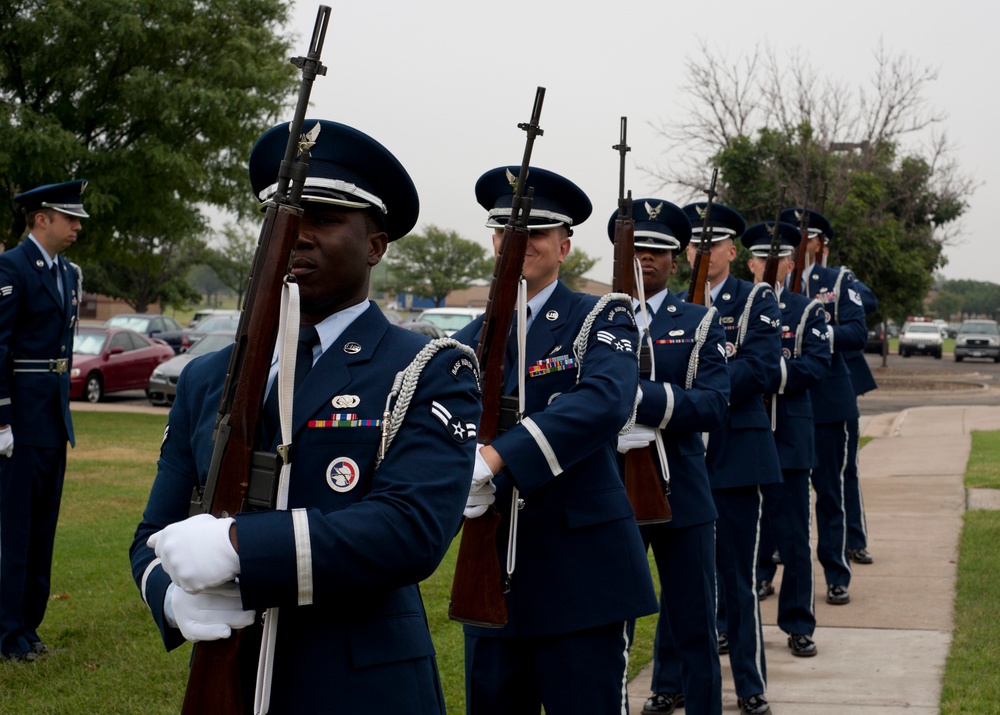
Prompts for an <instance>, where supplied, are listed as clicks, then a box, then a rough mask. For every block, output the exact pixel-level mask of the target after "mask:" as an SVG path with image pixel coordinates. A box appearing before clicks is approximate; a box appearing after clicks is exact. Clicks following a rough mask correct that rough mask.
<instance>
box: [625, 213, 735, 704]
mask: <svg viewBox="0 0 1000 715" xmlns="http://www.w3.org/2000/svg"><path fill="white" fill-rule="evenodd" d="M632 216H633V219H634V220H635V256H636V258H637V259H638V260H639V263H640V265H641V267H642V281H643V289H644V298H645V306H642V305H640V304H639V301H638V300H637V301H636V320H637V321H638V322H639V323H640V325H641V326H645V325H646V321H647V320H648V321H649V333H648V336H647V337H645V338H644V339H643V340H644V342H645V343H648V344H650V345H651V354H652V370H651V371H650V372H647V373H646V374H640V380H639V386H640V389H641V391H642V401H641V402H640V403H639V410H638V414H637V416H636V427H635V428H634V429H633V430H632V432H630V433H629V434H626V435H623V436H622V437H620V438H619V441H618V451H619V452H626V451H628V450H629V449H635V448H644V447H645V446H646V444H648V443H650V442H654V440H655V435H654V430H655V431H656V432H659V434H660V436H661V438H662V444H663V447H664V451H665V455H666V464H663V463H662V462H661V461H660V455H659V452H658V450H657V449H656V445H655V443H654V444H652V445H651V448H653V450H654V451H653V454H654V455H655V456H654V462H655V463H656V464H657V466H658V468H659V470H660V475H661V476H663V475H664V474H666V475H669V477H670V505H671V509H672V511H673V519H672V520H671V521H669V522H666V523H662V524H648V525H642V526H640V532H641V533H642V537H643V542H644V543H645V544H646V545H647V548H648V547H649V546H652V548H653V556H654V558H655V559H656V565H657V570H658V572H659V574H660V618H659V621H658V623H657V628H656V645H657V646H659V644H661V643H664V644H666V643H669V644H672V645H673V650H674V651H675V652H676V654H677V659H676V661H675V660H673V659H669V660H668V661H667V662H662V661H661V660H660V659H659V658H657V657H655V651H654V661H653V679H652V684H651V689H652V691H653V696H652V697H651V698H649V699H648V700H647V701H646V703H645V706H644V707H643V710H642V712H643V714H644V715H662V714H664V713H671V712H673V711H674V709H675V708H677V707H679V706H682V705H683V706H684V707H686V708H687V710H688V712H691V713H721V712H722V670H721V668H720V666H719V655H718V641H717V634H716V623H715V620H716V600H717V598H716V578H715V519H716V516H717V513H716V511H715V502H714V500H713V499H712V489H711V485H710V484H709V480H708V471H707V469H706V467H705V443H704V441H703V440H702V432H709V431H711V430H715V429H718V428H719V427H721V426H722V424H723V423H724V422H725V420H726V414H727V410H728V402H729V370H728V368H727V366H726V347H725V345H726V338H725V333H724V332H723V330H722V326H721V325H720V324H719V321H718V316H717V315H716V311H715V310H712V309H709V308H705V307H704V306H701V305H694V304H691V303H684V302H683V301H681V300H680V299H679V298H677V297H676V296H674V295H672V294H671V293H670V291H669V290H667V281H668V280H669V279H670V276H671V275H673V274H674V273H675V272H676V270H677V254H678V253H679V252H680V251H683V250H684V248H685V246H687V244H688V241H689V240H690V238H691V225H690V222H689V221H688V218H687V216H686V215H685V214H684V212H683V211H682V210H681V209H680V208H679V207H677V206H675V205H674V204H672V203H670V202H669V201H664V200H662V199H656V198H648V199H638V200H636V201H635V202H634V203H633V210H632ZM616 218H617V213H616V214H615V215H613V216H612V217H611V222H610V224H609V226H608V233H609V236H611V237H612V240H613V239H614V223H615V219H616ZM656 650H659V648H658V647H657V648H656ZM674 664H676V665H677V666H678V667H673V665H674Z"/></svg>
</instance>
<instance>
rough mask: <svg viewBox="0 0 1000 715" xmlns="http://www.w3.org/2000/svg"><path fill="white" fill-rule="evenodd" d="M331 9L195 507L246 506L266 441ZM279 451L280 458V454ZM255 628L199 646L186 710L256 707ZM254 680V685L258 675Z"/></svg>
mask: <svg viewBox="0 0 1000 715" xmlns="http://www.w3.org/2000/svg"><path fill="white" fill-rule="evenodd" d="M329 16H330V8H329V7H327V6H325V5H321V6H320V8H319V11H318V14H317V17H316V24H315V27H314V29H313V37H312V41H311V43H310V48H309V52H308V55H307V56H306V57H304V58H302V57H298V58H294V59H292V63H293V64H295V65H296V66H298V67H300V68H301V69H302V85H301V87H300V91H299V98H298V104H297V105H296V108H295V116H294V119H293V120H292V122H291V125H290V131H289V139H288V146H287V147H286V151H285V160H284V161H283V162H282V165H281V170H280V175H279V181H278V189H277V192H276V194H275V197H274V199H272V200H271V202H270V203H269V204H268V206H267V210H266V213H265V215H264V221H263V223H262V225H261V231H260V237H259V238H258V242H257V249H256V251H255V253H254V259H253V264H252V267H251V272H250V278H249V282H248V284H247V294H246V300H245V303H244V309H243V313H242V314H241V316H240V322H239V326H238V327H237V335H236V341H235V345H234V346H233V352H232V356H231V357H230V361H229V368H228V371H227V374H226V381H225V385H224V387H223V391H222V399H221V401H220V404H219V412H218V415H217V417H216V422H215V433H214V435H213V437H214V440H215V445H214V449H213V453H212V461H211V464H210V466H209V472H208V477H207V479H206V484H205V489H204V491H197V490H196V493H195V494H194V495H192V504H191V512H192V513H205V512H209V513H211V514H214V515H215V516H217V517H224V516H228V515H231V514H235V513H238V512H240V511H243V509H244V507H245V504H246V497H247V488H248V486H249V484H250V474H251V472H252V471H253V462H254V455H255V453H257V454H258V455H259V454H260V453H259V452H258V451H257V449H256V448H257V447H258V446H259V445H257V444H256V441H257V434H258V421H259V418H260V412H261V406H262V402H263V396H264V390H265V388H266V386H267V378H268V373H269V370H270V364H271V356H272V354H273V351H274V343H275V340H276V338H277V333H278V317H279V310H280V301H281V288H282V282H283V280H284V277H285V275H286V273H287V269H288V263H289V259H290V256H291V254H292V250H293V249H294V247H295V242H296V240H297V239H298V234H299V220H300V218H301V216H302V208H301V207H300V206H299V205H298V203H299V198H300V197H301V192H302V183H303V181H304V180H305V177H306V174H307V173H308V151H307V150H305V151H302V152H301V159H300V160H299V161H298V162H295V161H294V159H295V156H296V154H297V153H298V152H299V150H300V146H299V136H300V132H301V128H302V124H303V122H304V120H305V112H306V109H307V108H308V105H309V95H310V92H311V89H312V83H313V80H314V79H315V77H316V75H317V74H325V73H326V68H325V67H324V66H323V65H322V63H321V62H320V53H321V51H322V48H323V40H324V38H325V35H326V28H327V24H328V20H329ZM290 186H291V194H289V187H290ZM272 459H275V458H274V457H273V455H272ZM251 630H252V629H251ZM256 635H259V633H253V634H248V635H247V636H246V637H245V636H244V635H243V632H242V631H234V634H233V636H231V637H230V638H227V639H225V640H219V641H207V642H203V643H198V644H197V645H196V646H195V648H194V653H193V656H192V660H191V673H190V675H189V677H188V684H187V690H186V692H185V694H184V704H183V707H182V711H181V712H182V713H183V715H199V714H201V713H211V715H243V713H244V712H246V711H247V710H248V709H249V708H248V705H249V703H247V702H246V700H245V697H244V696H245V695H248V694H251V693H252V692H253V690H252V687H248V682H247V681H245V679H244V674H245V670H246V669H247V668H245V667H242V661H243V660H244V659H247V657H246V656H248V655H249V653H250V649H252V648H253V647H254V643H253V642H252V641H255V640H256V638H255V637H253V636H256ZM242 653H245V654H246V656H245V655H241V654H242ZM253 662H254V663H255V662H256V659H255V658H254V659H253ZM249 685H250V686H252V681H250V682H249ZM251 702H252V700H251Z"/></svg>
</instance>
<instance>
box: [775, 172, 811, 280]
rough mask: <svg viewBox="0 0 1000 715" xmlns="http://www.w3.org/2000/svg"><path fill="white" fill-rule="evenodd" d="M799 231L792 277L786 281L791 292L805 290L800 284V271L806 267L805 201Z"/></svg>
mask: <svg viewBox="0 0 1000 715" xmlns="http://www.w3.org/2000/svg"><path fill="white" fill-rule="evenodd" d="M807 193H808V192H807ZM779 215H780V214H779ZM799 231H800V232H801V234H802V238H801V240H800V241H799V247H798V248H797V249H796V250H795V263H794V264H793V265H792V277H791V280H789V282H788V289H789V290H790V291H792V293H802V292H803V291H804V290H805V286H803V285H802V273H803V272H804V271H805V269H806V254H807V253H808V252H809V209H808V208H807V204H806V202H803V203H802V215H801V216H800V217H799Z"/></svg>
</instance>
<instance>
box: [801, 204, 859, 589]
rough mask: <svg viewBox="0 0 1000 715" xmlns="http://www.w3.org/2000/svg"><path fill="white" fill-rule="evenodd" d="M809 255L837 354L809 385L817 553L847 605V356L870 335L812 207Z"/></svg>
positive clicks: (850, 392) (812, 294) (807, 277)
mask: <svg viewBox="0 0 1000 715" xmlns="http://www.w3.org/2000/svg"><path fill="white" fill-rule="evenodd" d="M801 215H802V209H801V208H789V209H785V210H784V211H782V212H781V220H782V221H787V222H788V223H792V224H795V225H799V224H800V218H801ZM808 227H809V239H808V244H807V245H808V250H809V256H807V258H806V263H807V268H805V269H804V270H803V272H802V286H801V289H802V292H803V294H804V295H806V296H807V297H809V298H818V299H819V300H820V302H822V303H823V306H824V310H825V311H826V317H827V324H828V326H829V339H830V350H831V351H832V358H831V363H830V372H829V374H828V375H827V377H826V379H824V380H823V381H822V382H820V383H819V384H818V385H816V386H815V387H813V388H812V389H811V390H810V393H809V394H810V399H811V400H812V406H813V423H814V428H815V433H816V466H815V467H814V468H813V472H812V484H813V488H814V489H815V490H816V530H817V534H818V537H817V547H816V555H817V557H818V558H819V562H820V564H821V565H822V566H823V572H824V575H825V576H826V584H827V588H826V601H827V603H830V604H833V605H843V604H846V603H849V602H850V600H851V597H850V593H849V590H848V589H849V586H850V583H851V565H850V563H848V559H847V520H846V513H845V511H844V476H843V475H844V469H845V467H846V457H847V434H848V430H847V423H848V421H850V420H852V419H857V417H858V401H857V398H856V397H855V395H854V388H853V386H852V385H851V373H850V371H849V370H848V369H847V364H846V362H845V361H844V355H845V354H847V353H849V352H853V351H857V350H863V349H864V346H865V341H866V340H867V338H868V329H867V327H866V325H865V312H864V308H863V307H862V302H861V295H860V293H859V292H858V289H857V287H856V286H855V285H854V283H855V278H854V274H852V273H851V272H850V271H849V270H848V269H846V268H840V269H836V268H827V267H826V266H823V265H822V264H821V257H819V256H818V249H819V243H820V241H819V237H820V236H821V235H822V236H825V237H826V239H828V240H829V239H832V238H833V228H832V227H831V226H830V222H829V221H828V220H827V218H826V217H825V216H823V215H822V214H821V213H819V212H818V211H813V210H809V221H808Z"/></svg>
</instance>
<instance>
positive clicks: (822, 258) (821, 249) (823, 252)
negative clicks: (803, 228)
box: [816, 181, 827, 266]
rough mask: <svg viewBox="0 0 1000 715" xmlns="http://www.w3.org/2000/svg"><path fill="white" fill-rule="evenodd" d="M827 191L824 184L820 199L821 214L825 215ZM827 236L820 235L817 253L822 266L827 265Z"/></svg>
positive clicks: (818, 261) (824, 183)
mask: <svg viewBox="0 0 1000 715" xmlns="http://www.w3.org/2000/svg"><path fill="white" fill-rule="evenodd" d="M826 189H827V183H826V182H825V181H824V182H823V195H822V196H821V197H820V199H819V212H820V213H823V211H825V210H826ZM825 249H826V234H822V233H821V234H820V235H819V248H818V249H817V252H816V262H817V263H819V264H820V265H821V266H825V265H826V250H825Z"/></svg>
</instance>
